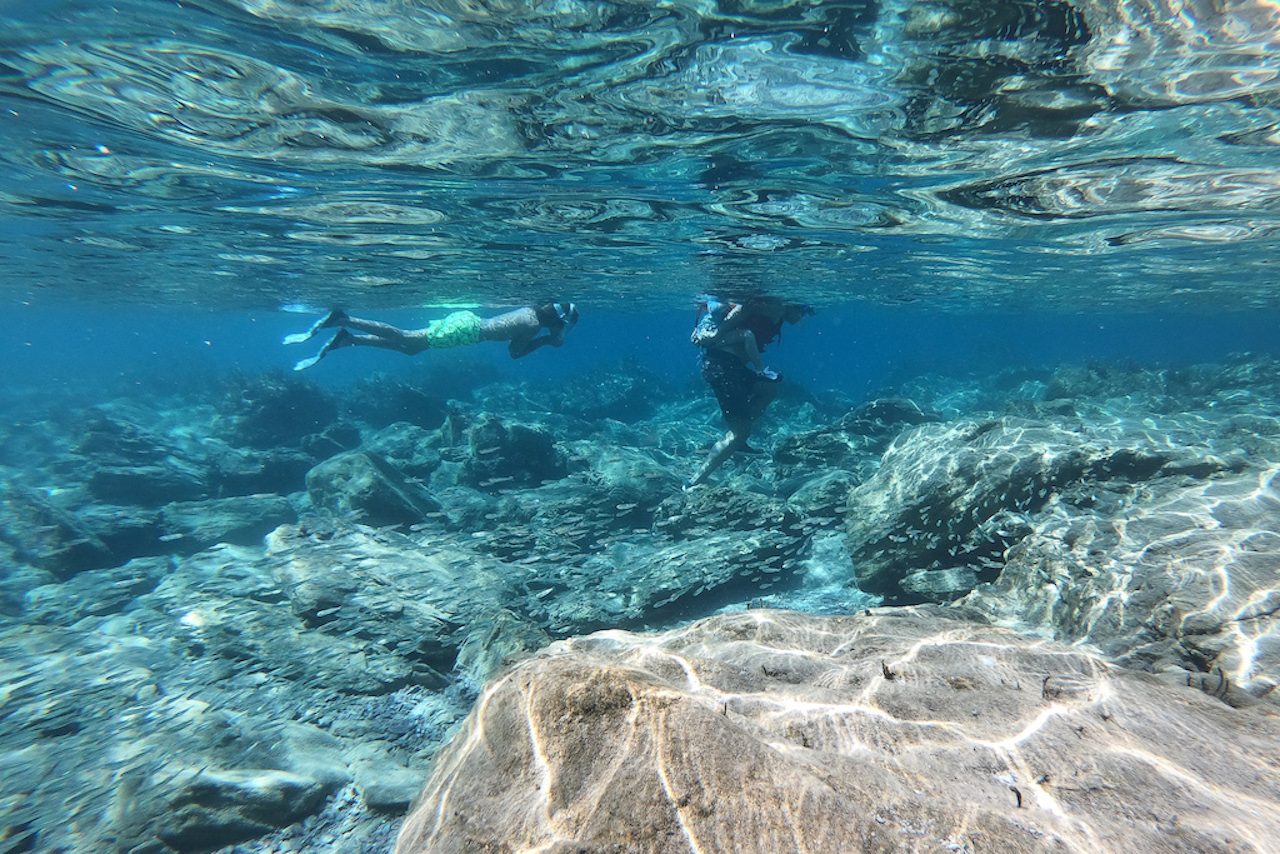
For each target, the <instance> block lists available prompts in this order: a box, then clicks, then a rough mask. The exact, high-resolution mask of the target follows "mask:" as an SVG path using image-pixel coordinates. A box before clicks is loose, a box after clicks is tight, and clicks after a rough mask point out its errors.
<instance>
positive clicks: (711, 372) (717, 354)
mask: <svg viewBox="0 0 1280 854" xmlns="http://www.w3.org/2000/svg"><path fill="white" fill-rule="evenodd" d="M702 378H703V379H704V380H706V381H707V385H709V386H711V390H712V391H713V392H715V395H716V401H717V402H718V403H719V404H720V414H721V415H723V416H724V420H725V422H726V423H727V424H729V425H730V426H733V425H735V424H740V423H742V422H743V421H746V420H748V419H749V418H750V417H751V406H750V403H751V392H752V390H753V389H754V388H755V386H756V383H758V382H761V381H762V379H761V377H760V375H759V374H757V373H756V372H755V371H753V370H752V369H751V368H750V367H749V366H748V365H746V363H744V362H743V361H742V360H741V359H739V358H738V357H737V356H735V355H733V354H732V353H726V352H725V351H723V350H715V349H712V348H706V349H704V350H703V351H702Z"/></svg>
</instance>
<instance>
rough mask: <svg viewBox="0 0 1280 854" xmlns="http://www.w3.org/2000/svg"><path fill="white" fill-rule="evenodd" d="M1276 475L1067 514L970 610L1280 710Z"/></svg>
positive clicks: (1042, 527) (1034, 536) (1038, 535)
mask: <svg viewBox="0 0 1280 854" xmlns="http://www.w3.org/2000/svg"><path fill="white" fill-rule="evenodd" d="M1278 531H1280V483H1278V482H1277V475H1276V470H1275V469H1270V470H1268V471H1266V472H1263V473H1255V472H1250V473H1247V474H1242V475H1235V476H1229V477H1223V478H1219V479H1217V480H1215V481H1213V482H1211V483H1207V484H1195V485H1186V484H1183V485H1180V486H1177V487H1176V488H1169V489H1167V490H1165V491H1163V492H1162V493H1160V494H1159V496H1158V497H1154V496H1153V497H1152V498H1150V499H1149V500H1145V501H1143V502H1142V503H1140V504H1138V505H1136V506H1134V507H1130V508H1126V509H1123V510H1122V511H1121V512H1119V513H1116V512H1114V511H1113V510H1112V509H1111V508H1103V509H1101V510H1099V509H1094V508H1090V507H1085V506H1063V507H1061V508H1059V512H1057V513H1055V514H1053V515H1051V516H1046V517H1045V518H1044V519H1041V520H1039V521H1038V522H1037V523H1036V525H1035V528H1034V530H1033V532H1032V533H1031V534H1030V535H1028V536H1027V537H1026V538H1025V539H1024V540H1022V541H1021V542H1020V543H1018V544H1017V545H1015V546H1014V547H1013V548H1011V549H1010V551H1009V557H1008V560H1007V562H1006V564H1005V566H1004V569H1003V571H1002V573H1001V574H1000V577H999V578H998V579H997V580H996V581H995V582H993V583H991V584H988V585H982V586H980V587H978V589H976V590H974V591H973V592H972V593H971V594H969V596H968V597H967V598H966V599H965V600H964V602H965V603H966V604H968V605H970V606H972V607H974V608H976V609H978V610H980V611H982V612H983V613H985V614H987V615H988V616H989V617H990V618H991V619H993V620H997V621H999V622H1001V623H1005V624H1008V625H1011V626H1016V627H1018V628H1019V629H1021V630H1024V631H1031V632H1035V633H1037V634H1040V635H1043V636H1045V637H1053V638H1057V639H1059V640H1063V641H1066V642H1069V643H1075V642H1080V641H1084V642H1087V643H1089V644H1091V645H1093V646H1094V647H1095V648H1098V649H1100V650H1102V651H1103V653H1104V654H1106V655H1107V656H1109V657H1111V658H1113V659H1115V660H1117V661H1119V662H1121V663H1124V664H1128V665H1131V666H1134V667H1142V668H1145V669H1151V670H1156V671H1174V672H1182V673H1183V674H1184V677H1183V678H1184V679H1189V680H1191V681H1192V682H1194V683H1196V684H1204V685H1206V686H1210V687H1212V689H1213V690H1214V691H1215V692H1216V693H1218V694H1220V695H1221V696H1223V697H1224V698H1226V699H1228V700H1229V701H1231V702H1248V701H1249V700H1250V699H1251V698H1266V699H1269V700H1271V701H1272V702H1280V696H1277V692H1276V690H1275V689H1276V687H1277V686H1280V534H1278V533H1277V532H1278Z"/></svg>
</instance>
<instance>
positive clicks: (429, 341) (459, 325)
mask: <svg viewBox="0 0 1280 854" xmlns="http://www.w3.org/2000/svg"><path fill="white" fill-rule="evenodd" d="M577 322H578V309H577V307H576V306H575V305H574V304H573V303H571V302H557V303H548V304H546V305H543V306H539V307H538V308H533V307H531V306H530V307H526V308H517V309H515V310H514V311H508V312H507V313H505V314H499V315H498V316H497V317H490V318H488V319H482V318H481V317H480V316H479V315H478V314H476V313H475V312H472V311H455V312H453V313H452V314H449V315H447V316H446V317H444V318H443V319H441V320H433V321H431V323H429V324H427V326H426V327H425V328H423V329H400V328H399V327H396V326H392V325H391V324H389V323H381V322H379V321H376V320H362V319H360V318H358V317H350V316H348V315H347V313H346V312H344V311H342V310H341V309H334V310H333V311H331V312H329V313H328V314H326V315H325V316H324V317H322V318H320V319H319V320H317V321H316V322H315V324H314V325H313V326H312V327H311V328H310V329H308V330H307V331H306V332H302V333H299V334H295V335H288V336H286V337H285V339H284V343H286V344H301V343H302V342H303V341H309V340H311V339H312V338H313V337H314V336H315V335H316V333H318V332H319V331H320V330H321V329H333V328H335V327H337V328H338V333H337V334H336V335H334V336H333V337H332V338H330V339H329V341H328V342H327V343H326V344H325V345H324V346H323V347H321V348H320V352H319V353H316V354H315V355H314V356H312V357H311V358H310V359H303V360H302V361H300V362H298V364H296V365H294V366H293V369H294V370H295V371H301V370H304V369H306V368H309V367H311V366H312V365H314V364H315V363H316V362H318V361H320V360H321V359H323V358H324V357H325V356H326V355H328V353H329V351H330V350H337V349H339V348H341V347H381V348H382V349H384V350H397V351H399V352H401V353H404V354H406V355H409V356H416V355H417V354H418V353H421V352H422V351H423V350H443V349H445V348H446V347H464V346H467V345H470V344H477V343H479V342H481V341H507V342H510V343H508V344H507V352H509V353H510V354H511V358H513V359H519V358H520V357H521V356H527V355H529V354H530V353H532V352H533V351H534V350H537V349H538V348H539V347H541V346H543V345H545V344H550V345H551V346H552V347H560V346H562V345H563V344H564V338H565V336H566V335H567V334H569V330H571V329H573V326H574V324H576V323H577ZM352 329H354V330H355V332H354V333H353V332H351V331H350V330H352ZM543 329H546V330H547V333H546V334H545V335H538V333H539V332H540V331H542V330H543Z"/></svg>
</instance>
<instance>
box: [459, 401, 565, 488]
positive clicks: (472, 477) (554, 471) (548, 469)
mask: <svg viewBox="0 0 1280 854" xmlns="http://www.w3.org/2000/svg"><path fill="white" fill-rule="evenodd" d="M468 442H469V454H468V457H467V460H466V462H465V465H464V467H463V477H464V480H465V482H466V483H467V484H468V485H471V486H476V487H479V488H481V489H494V488H502V489H507V488H513V487H525V486H536V485H538V484H539V483H541V482H543V481H547V480H559V479H560V478H562V477H564V476H565V475H566V474H567V473H568V468H567V466H566V465H565V458H564V454H563V453H561V452H560V450H559V449H558V448H556V445H555V439H554V438H553V437H552V436H551V434H550V433H548V432H546V431H545V430H542V429H541V428H539V427H532V426H529V425H526V424H520V423H517V422H509V421H504V420H503V419H500V418H498V417H496V416H492V415H484V416H481V418H480V419H479V420H478V421H477V422H476V423H475V424H474V425H473V426H472V427H471V429H470V431H469V437H468Z"/></svg>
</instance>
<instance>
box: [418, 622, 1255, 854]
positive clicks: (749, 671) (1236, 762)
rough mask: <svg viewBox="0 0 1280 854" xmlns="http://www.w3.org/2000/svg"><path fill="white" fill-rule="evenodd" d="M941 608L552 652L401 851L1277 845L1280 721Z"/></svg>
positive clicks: (501, 700) (715, 626)
mask: <svg viewBox="0 0 1280 854" xmlns="http://www.w3.org/2000/svg"><path fill="white" fill-rule="evenodd" d="M1260 708H1265V707H1254V708H1252V709H1235V708H1231V707H1229V706H1227V705H1225V704H1223V703H1221V702H1219V701H1218V700H1216V699H1213V698H1212V697H1209V696H1207V695H1206V694H1204V693H1202V692H1200V691H1198V690H1195V689H1192V688H1187V687H1185V686H1175V685H1169V684H1166V683H1163V682H1160V681H1158V680H1157V679H1155V678H1154V677H1151V676H1149V675H1145V674H1140V673H1136V672H1132V671H1127V670H1123V669H1119V668H1116V667H1114V666H1112V665H1109V664H1107V663H1106V662H1105V661H1104V660H1102V659H1101V658H1099V657H1097V656H1095V655H1092V654H1089V653H1087V652H1084V651H1081V650H1076V649H1071V648H1067V647H1062V646H1057V645H1053V644H1050V643H1046V642H1043V641H1035V640H1031V639H1028V638H1025V637H1023V636H1020V635H1017V634H1014V633H1012V632H1009V631H1006V630H1002V629H997V628H994V627H990V626H986V625H982V624H977V623H972V622H966V621H963V620H961V619H958V618H957V617H956V616H954V612H948V611H944V610H942V609H939V608H927V609H922V610H915V609H894V610H883V611H877V612H875V613H870V612H868V614H867V615H865V616H859V617H825V618H824V617H814V616H807V615H800V614H795V613H790V612H781V611H759V610H756V611H747V612H739V613H736V614H732V615H729V616H722V617H716V618H713V619H709V620H705V621H702V622H698V623H695V624H693V625H691V626H689V627H686V628H684V629H680V630H675V631H671V632H667V633H665V634H659V635H637V634H628V633H625V632H617V631H613V632H602V633H599V634H595V635H591V636H589V637H585V638H581V639H576V640H571V641H565V642H562V643H559V644H556V645H554V646H552V647H551V648H550V649H549V650H547V651H546V652H544V653H542V654H540V655H538V656H537V657H535V658H532V659H529V660H526V661H525V662H523V663H522V664H520V665H519V666H517V667H515V668H514V669H512V670H511V671H509V672H508V673H507V674H506V675H505V676H503V677H502V678H500V679H498V680H497V681H495V682H493V683H492V684H491V685H490V686H489V687H488V688H487V689H486V690H485V691H484V693H483V694H482V695H481V697H480V699H479V701H478V702H477V704H476V708H475V709H474V711H473V712H472V714H471V716H470V717H469V718H468V720H467V723H466V724H465V726H464V727H463V729H462V730H461V731H460V732H459V733H458V734H457V735H456V737H455V738H454V739H453V741H452V743H451V744H450V745H449V746H448V747H446V748H445V749H444V750H443V751H441V753H440V754H438V756H437V761H436V764H435V767H434V770H433V774H432V777H431V779H430V781H429V783H428V786H427V789H426V791H425V793H424V796H423V798H422V800H421V801H420V802H419V804H418V805H417V806H416V807H415V809H414V810H413V811H412V812H411V814H410V816H409V818H408V819H407V821H406V823H405V825H404V827H403V828H402V831H401V834H400V838H399V842H398V845H397V847H396V851H397V854H416V852H426V851H431V852H433V854H445V852H463V851H467V852H471V851H491V852H500V851H502V852H505V851H517V850H539V851H544V852H558V853H559V854H565V853H566V852H570V851H573V852H578V851H586V852H604V851H609V852H642V851H643V852H681V851H690V852H702V854H710V852H728V851H734V852H769V854H774V852H779V851H821V852H829V851H830V852H834V851H840V852H858V851H863V852H866V851H877V852H890V851H982V852H1020V853H1021V852H1050V851H1052V852H1085V851H1088V852H1125V854H1129V852H1137V851H1161V852H1193V851H1194V852H1206V851H1223V852H1225V851H1246V850H1248V851H1264V850H1275V849H1274V845H1275V840H1276V839H1277V838H1280V718H1277V717H1275V716H1273V715H1268V714H1266V713H1265V712H1263V711H1259V709H1260Z"/></svg>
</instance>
